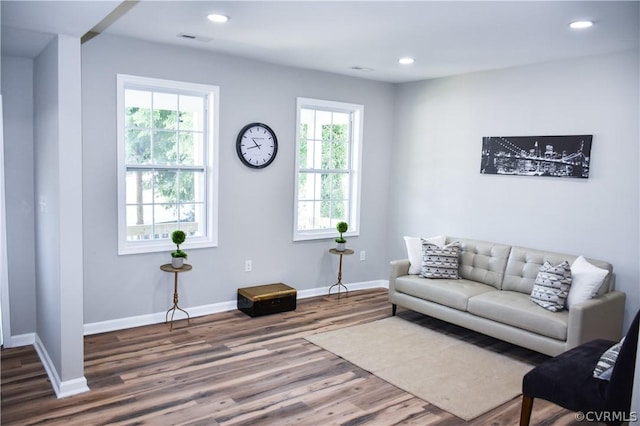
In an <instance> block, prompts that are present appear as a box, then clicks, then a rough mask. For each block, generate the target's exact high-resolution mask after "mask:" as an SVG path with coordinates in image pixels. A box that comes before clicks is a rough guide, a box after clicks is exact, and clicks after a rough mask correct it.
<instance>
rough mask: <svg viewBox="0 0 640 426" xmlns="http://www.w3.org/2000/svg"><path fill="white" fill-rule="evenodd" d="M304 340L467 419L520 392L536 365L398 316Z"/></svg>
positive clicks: (502, 402)
mask: <svg viewBox="0 0 640 426" xmlns="http://www.w3.org/2000/svg"><path fill="white" fill-rule="evenodd" d="M306 339H307V340H308V341H310V342H311V343H314V344H316V345H318V346H320V347H322V348H324V349H326V350H328V351H329V352H332V353H334V354H336V355H338V356H340V357H342V358H344V359H345V360H347V361H349V362H351V363H353V364H355V365H357V366H358V367H360V368H363V369H365V370H367V371H369V372H371V373H372V374H374V375H376V376H378V377H380V378H381V379H383V380H386V381H387V382H389V383H391V384H393V385H395V386H397V387H399V388H401V389H403V390H405V391H407V392H409V393H411V394H413V395H415V396H417V397H418V398H420V399H423V400H425V401H427V402H429V403H431V404H434V405H436V406H437V407H440V408H441V409H443V410H445V411H448V412H449V413H451V414H454V415H455V416H457V417H460V418H462V419H464V420H467V421H468V420H471V419H474V418H476V417H478V416H480V415H481V414H484V413H486V412H488V411H491V410H492V409H494V408H496V407H498V406H500V405H502V404H504V403H505V402H507V401H509V400H511V399H513V398H515V397H516V396H518V395H520V393H521V390H522V377H523V376H524V375H525V374H526V373H527V372H528V371H529V370H531V369H532V368H533V366H531V365H529V364H526V363H523V362H520V361H516V360H513V359H510V358H508V357H506V356H504V355H501V354H497V353H495V352H491V351H489V350H487V349H483V348H479V347H477V346H474V345H471V344H469V343H466V342H464V341H462V340H458V339H455V338H453V337H450V336H446V335H444V334H441V333H439V332H436V331H433V330H430V329H428V328H425V327H423V326H420V325H417V324H413V323H411V322H409V321H406V320H403V319H401V318H398V317H391V318H385V319H383V320H379V321H374V322H371V323H367V324H362V325H357V326H353V327H347V328H343V329H340V330H335V331H329V332H326V333H320V334H315V335H311V336H308V337H307V338H306Z"/></svg>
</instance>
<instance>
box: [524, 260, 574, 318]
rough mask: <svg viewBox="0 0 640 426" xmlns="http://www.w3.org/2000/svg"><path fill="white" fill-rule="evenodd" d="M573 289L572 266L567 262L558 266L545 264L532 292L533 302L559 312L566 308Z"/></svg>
mask: <svg viewBox="0 0 640 426" xmlns="http://www.w3.org/2000/svg"><path fill="white" fill-rule="evenodd" d="M570 288H571V266H570V265H569V262H567V261H566V260H565V261H564V262H562V263H559V264H558V265H555V266H554V265H552V264H550V263H549V262H544V265H542V266H541V267H540V271H539V272H538V276H537V277H536V281H535V283H534V284H533V290H531V301H532V302H533V303H535V304H536V305H539V306H542V307H543V308H545V309H547V310H549V311H551V312H558V311H561V310H563V309H564V308H565V305H566V303H567V296H568V295H569V289H570Z"/></svg>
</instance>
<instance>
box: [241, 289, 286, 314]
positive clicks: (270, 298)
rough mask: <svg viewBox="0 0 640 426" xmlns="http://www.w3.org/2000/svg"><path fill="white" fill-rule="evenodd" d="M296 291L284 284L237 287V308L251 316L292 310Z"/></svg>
mask: <svg viewBox="0 0 640 426" xmlns="http://www.w3.org/2000/svg"><path fill="white" fill-rule="evenodd" d="M297 296H298V292H297V291H296V289H295V288H293V287H289V286H288V285H286V284H282V283H278V284H267V285H258V286H255V287H245V288H239V289H238V309H239V310H241V311H242V312H244V313H245V314H247V315H249V316H251V317H257V316H261V315H268V314H275V313H278V312H286V311H294V310H295V309H296V300H297Z"/></svg>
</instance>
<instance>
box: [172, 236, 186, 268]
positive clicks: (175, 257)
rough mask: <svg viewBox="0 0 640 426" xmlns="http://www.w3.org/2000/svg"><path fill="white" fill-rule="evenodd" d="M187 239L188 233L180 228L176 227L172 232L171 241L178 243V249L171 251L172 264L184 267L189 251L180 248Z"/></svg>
mask: <svg viewBox="0 0 640 426" xmlns="http://www.w3.org/2000/svg"><path fill="white" fill-rule="evenodd" d="M186 239H187V234H185V233H184V231H182V230H180V229H176V230H175V231H173V232H172V233H171V241H173V244H175V245H176V250H175V251H172V252H171V266H173V267H174V268H182V265H183V263H184V260H185V259H186V258H187V253H186V252H184V251H182V250H180V244H182V243H184V240H186Z"/></svg>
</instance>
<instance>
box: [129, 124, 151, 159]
mask: <svg viewBox="0 0 640 426" xmlns="http://www.w3.org/2000/svg"><path fill="white" fill-rule="evenodd" d="M125 150H126V160H125V161H126V162H127V163H128V164H148V163H149V161H150V160H151V134H150V133H149V131H148V130H140V129H129V130H127V132H126V146H125Z"/></svg>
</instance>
